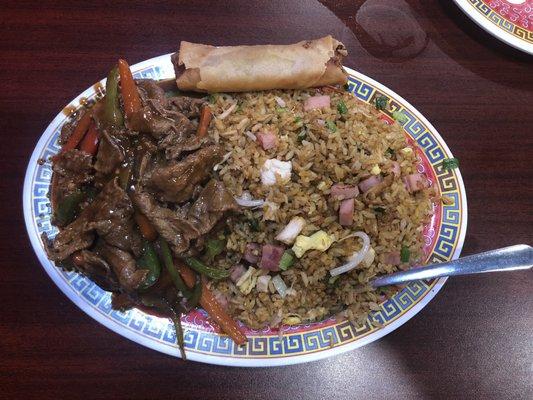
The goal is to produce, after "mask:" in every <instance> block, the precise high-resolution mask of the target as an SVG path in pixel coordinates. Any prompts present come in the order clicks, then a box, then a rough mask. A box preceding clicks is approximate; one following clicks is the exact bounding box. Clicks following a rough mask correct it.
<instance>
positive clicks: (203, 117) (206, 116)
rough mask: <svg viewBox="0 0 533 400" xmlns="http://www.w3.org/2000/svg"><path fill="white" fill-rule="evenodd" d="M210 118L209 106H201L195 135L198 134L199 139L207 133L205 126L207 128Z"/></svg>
mask: <svg viewBox="0 0 533 400" xmlns="http://www.w3.org/2000/svg"><path fill="white" fill-rule="evenodd" d="M211 118H213V113H212V112H211V108H210V107H209V106H207V105H205V106H203V107H202V111H201V112H200V122H199V123H198V130H197V132H196V136H198V137H199V138H200V139H202V138H204V137H205V136H206V135H207V128H209V123H210V122H211Z"/></svg>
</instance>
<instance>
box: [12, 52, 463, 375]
mask: <svg viewBox="0 0 533 400" xmlns="http://www.w3.org/2000/svg"><path fill="white" fill-rule="evenodd" d="M170 55H171V53H169V54H165V55H161V56H158V57H153V58H150V59H147V60H145V61H142V62H140V63H136V64H134V65H132V68H137V69H140V68H142V67H143V66H144V65H162V64H164V63H168V62H169V60H170ZM344 68H345V69H346V71H347V72H348V73H349V74H350V75H352V76H354V77H356V78H359V79H362V80H364V81H366V82H368V83H370V84H371V85H373V86H374V87H375V88H376V89H378V90H379V91H381V92H383V93H385V94H387V95H389V96H390V97H391V98H394V99H395V100H398V101H400V102H401V103H402V104H403V105H405V107H406V108H408V109H409V111H410V112H412V113H413V114H414V115H415V116H416V117H417V118H418V119H419V120H420V121H421V122H422V123H423V124H425V125H426V127H427V128H428V131H430V132H431V135H432V136H434V137H435V139H437V140H438V141H439V144H440V145H441V146H442V147H443V149H444V150H445V151H446V152H447V154H449V155H452V152H451V151H450V149H449V147H448V145H447V144H446V142H445V141H444V139H443V138H442V136H441V135H440V133H439V132H438V131H437V130H436V129H435V127H434V126H433V125H432V124H431V123H430V122H429V121H428V120H427V119H426V118H425V117H424V116H423V115H422V114H421V113H420V112H419V111H418V110H417V109H416V108H415V107H413V106H412V105H411V104H410V103H409V102H408V101H406V100H405V99H404V98H403V97H402V96H400V95H398V94H397V93H396V92H395V91H393V90H392V89H389V88H387V87H385V86H384V85H382V84H381V83H379V82H377V81H375V80H374V79H372V78H370V77H368V76H367V75H365V74H363V73H360V72H358V71H355V70H353V69H351V68H349V67H344ZM99 82H100V83H101V84H104V83H105V79H103V80H101V81H99ZM93 92H94V85H92V86H90V87H89V88H87V89H86V90H84V91H83V92H82V93H81V94H79V95H78V96H77V97H75V98H74V99H73V100H71V101H70V102H69V103H68V104H67V106H68V105H70V104H72V103H74V102H75V101H77V100H79V99H81V98H83V97H84V96H87V95H88V94H91V93H93ZM67 106H65V107H64V108H66V107H67ZM63 119H64V116H63V115H62V112H61V111H60V112H59V113H58V114H57V115H56V116H55V117H54V119H53V120H52V121H51V122H50V123H49V124H48V126H47V127H46V129H45V130H44V131H43V133H42V134H41V136H40V137H39V140H38V141H37V143H36V145H35V147H34V149H33V151H32V154H31V156H30V159H29V161H28V165H27V168H26V173H25V176H24V187H23V194H22V201H23V211H24V221H25V226H26V231H27V234H28V237H29V239H30V242H31V244H32V248H33V251H34V253H35V255H36V256H37V258H38V260H39V262H40V264H41V267H42V268H43V269H44V270H45V271H46V273H47V274H48V276H49V277H50V278H51V279H52V281H53V282H54V283H55V284H56V286H57V287H58V288H59V289H60V290H61V292H62V293H63V294H64V295H65V296H66V297H67V298H68V299H69V300H70V301H72V302H73V303H74V304H75V305H76V306H77V307H79V308H80V309H81V310H82V311H83V312H85V313H86V314H87V315H89V316H90V317H91V318H92V319H94V320H96V321H97V322H98V323H100V324H101V325H103V326H105V327H106V328H108V329H110V330H112V331H113V332H115V333H117V334H118V335H120V336H123V337H125V338H127V339H129V340H131V341H133V342H136V343H138V344H140V345H142V346H145V347H149V348H151V349H153V350H156V351H158V352H162V353H165V354H168V355H171V356H178V357H179V354H178V353H179V351H177V349H176V348H172V349H170V348H169V347H168V346H166V345H163V344H162V343H159V342H156V341H154V340H149V339H147V338H145V337H143V336H141V335H139V334H138V333H137V332H134V331H130V330H128V329H124V326H123V325H121V324H119V323H118V322H117V321H115V320H112V319H109V318H106V317H105V316H104V315H103V314H101V313H99V312H98V311H96V309H95V308H94V307H92V306H91V305H90V304H89V303H88V302H86V301H83V300H82V299H81V297H80V296H79V294H78V293H77V292H75V291H74V290H73V289H72V287H71V286H69V285H68V284H67V283H66V281H65V280H63V279H61V277H60V274H57V273H56V274H53V273H52V270H49V269H48V268H47V267H46V266H45V265H46V264H47V263H49V262H50V261H49V260H48V258H47V257H46V254H45V253H44V251H43V250H42V246H41V242H40V237H39V234H38V232H35V233H34V224H33V214H32V203H31V195H32V186H31V182H32V180H33V176H34V174H35V173H36V172H37V168H36V165H37V162H38V159H39V156H40V155H41V152H42V150H43V149H44V146H45V144H46V143H47V141H48V140H49V138H50V136H51V135H52V134H53V132H54V131H55V129H56V125H57V124H58V122H60V121H62V120H63ZM455 175H456V180H457V183H458V187H459V188H460V189H461V190H460V194H461V199H460V200H461V203H462V208H461V210H460V213H461V218H462V219H461V225H460V226H459V228H460V232H459V235H458V237H457V244H456V246H455V248H454V250H453V254H452V256H451V259H455V258H457V257H458V256H459V255H460V254H461V251H462V248H463V244H464V240H465V235H466V231H467V227H468V206H467V196H466V189H465V186H464V181H463V178H462V175H461V172H460V170H459V169H457V170H455ZM446 280H447V278H440V279H438V280H436V282H435V283H434V285H433V287H432V288H431V289H430V290H429V291H428V293H427V294H425V295H424V297H423V298H422V299H421V300H419V301H418V302H416V303H415V305H414V306H412V307H411V308H410V309H409V310H407V311H406V312H405V314H403V315H400V316H399V317H398V318H397V319H395V320H394V321H392V322H390V323H388V324H387V325H386V326H384V327H383V328H382V329H379V330H377V331H375V332H372V333H370V334H368V335H366V336H364V337H362V338H360V339H357V340H354V341H352V342H349V343H346V344H344V345H341V346H336V347H333V348H331V349H327V350H322V351H318V352H312V353H307V354H298V355H294V356H288V355H284V356H280V357H273V358H272V357H271V358H244V357H231V356H221V355H211V354H205V353H200V352H187V358H188V360H191V361H199V362H205V363H209V364H216V365H224V366H239V367H271V366H272V367H273V366H282V365H293V364H300V363H305V362H309V361H314V360H319V359H324V358H328V357H332V356H335V355H338V354H342V353H346V352H348V351H352V350H354V349H356V348H359V347H362V346H364V345H366V344H369V343H371V342H373V341H376V340H378V339H380V338H381V337H383V336H385V335H387V334H389V333H390V332H392V331H394V330H396V329H397V328H399V327H400V326H401V325H403V324H405V323H406V322H407V321H409V320H410V319H411V318H413V317H414V316H415V315H416V314H418V313H419V312H420V311H421V310H422V309H423V308H424V307H425V306H426V305H427V304H428V303H429V302H430V301H431V300H432V299H433V298H434V297H435V295H436V294H437V293H438V292H439V291H440V290H441V289H442V287H443V285H444V283H445V282H446Z"/></svg>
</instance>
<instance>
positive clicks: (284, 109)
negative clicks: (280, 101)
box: [276, 107, 287, 114]
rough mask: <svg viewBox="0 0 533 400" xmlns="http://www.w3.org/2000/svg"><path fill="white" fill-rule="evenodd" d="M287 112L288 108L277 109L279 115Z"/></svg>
mask: <svg viewBox="0 0 533 400" xmlns="http://www.w3.org/2000/svg"><path fill="white" fill-rule="evenodd" d="M285 111H287V108H286V107H276V112H277V113H278V114H281V113H284V112H285Z"/></svg>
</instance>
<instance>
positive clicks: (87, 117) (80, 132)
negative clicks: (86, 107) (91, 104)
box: [61, 111, 93, 152]
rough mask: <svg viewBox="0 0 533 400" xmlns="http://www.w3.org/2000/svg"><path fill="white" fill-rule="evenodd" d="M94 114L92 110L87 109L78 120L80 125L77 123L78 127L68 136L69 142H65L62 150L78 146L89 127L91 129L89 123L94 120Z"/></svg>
mask: <svg viewBox="0 0 533 400" xmlns="http://www.w3.org/2000/svg"><path fill="white" fill-rule="evenodd" d="M92 115H93V113H92V112H91V111H86V112H85V114H83V116H82V117H81V118H80V120H79V121H78V125H76V128H74V132H72V135H70V137H69V138H68V140H67V143H65V144H64V145H63V147H62V148H61V151H62V152H64V151H67V150H72V149H75V148H76V147H78V144H79V143H80V142H81V140H82V139H83V137H84V136H85V132H87V129H89V125H90V124H91V121H92V118H91V117H92Z"/></svg>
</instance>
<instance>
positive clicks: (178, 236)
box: [133, 192, 199, 254]
mask: <svg viewBox="0 0 533 400" xmlns="http://www.w3.org/2000/svg"><path fill="white" fill-rule="evenodd" d="M133 201H134V202H135V205H136V206H137V207H138V208H139V210H140V211H141V212H142V213H143V214H144V215H145V216H146V217H147V218H148V219H149V220H150V222H151V223H152V225H153V226H154V228H155V229H156V230H157V232H158V233H159V234H160V235H161V237H163V239H165V240H166V241H167V242H169V243H170V245H171V247H172V249H173V250H174V252H175V253H176V254H180V253H183V252H184V251H186V250H187V249H188V248H189V238H190V237H196V236H198V234H199V233H198V232H197V231H196V229H195V228H194V226H192V224H190V223H189V222H188V221H187V220H186V218H185V215H183V214H182V213H180V212H179V210H178V212H176V211H172V210H170V209H168V208H165V207H161V206H159V205H158V204H157V202H156V200H155V199H154V198H153V197H152V196H150V195H149V194H148V193H145V192H140V193H135V194H134V195H133Z"/></svg>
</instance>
